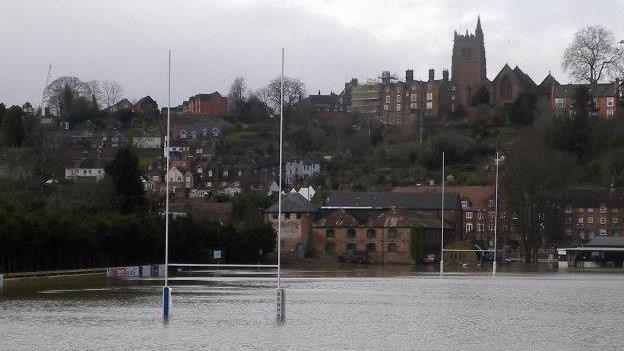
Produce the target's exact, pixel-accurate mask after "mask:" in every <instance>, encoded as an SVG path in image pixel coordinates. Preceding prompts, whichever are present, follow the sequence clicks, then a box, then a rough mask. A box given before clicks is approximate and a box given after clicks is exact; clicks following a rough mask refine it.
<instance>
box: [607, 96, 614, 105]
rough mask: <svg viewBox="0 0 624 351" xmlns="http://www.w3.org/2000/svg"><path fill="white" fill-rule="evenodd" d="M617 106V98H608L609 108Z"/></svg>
mask: <svg viewBox="0 0 624 351" xmlns="http://www.w3.org/2000/svg"><path fill="white" fill-rule="evenodd" d="M614 105H615V98H614V97H608V98H607V107H613V106H614Z"/></svg>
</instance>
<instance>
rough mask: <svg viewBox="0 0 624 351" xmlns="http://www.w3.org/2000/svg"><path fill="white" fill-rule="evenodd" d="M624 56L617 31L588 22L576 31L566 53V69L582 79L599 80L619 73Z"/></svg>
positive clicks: (591, 81) (564, 63)
mask: <svg viewBox="0 0 624 351" xmlns="http://www.w3.org/2000/svg"><path fill="white" fill-rule="evenodd" d="M623 59H624V51H623V50H622V48H620V47H618V43H616V42H615V40H614V39H613V34H612V33H611V32H610V31H609V30H607V29H606V28H604V27H602V26H587V27H585V28H583V29H581V30H579V31H578V32H576V34H575V35H574V40H573V41H572V43H571V44H570V46H568V47H567V48H566V50H565V52H564V54H563V69H564V70H566V71H569V72H570V75H571V76H572V77H573V78H574V79H576V80H578V81H586V82H589V83H591V84H596V83H598V82H600V81H601V80H603V79H605V78H606V77H607V76H612V75H614V74H617V69H618V67H621V65H622V60H623Z"/></svg>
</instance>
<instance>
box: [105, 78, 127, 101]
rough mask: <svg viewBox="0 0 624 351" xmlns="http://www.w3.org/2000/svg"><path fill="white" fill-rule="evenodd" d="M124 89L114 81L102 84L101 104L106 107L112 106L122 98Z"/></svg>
mask: <svg viewBox="0 0 624 351" xmlns="http://www.w3.org/2000/svg"><path fill="white" fill-rule="evenodd" d="M123 93H124V89H123V87H122V86H121V84H119V83H118V82H116V81H113V80H107V81H105V82H102V102H103V103H104V105H106V107H110V106H112V105H114V104H115V103H116V102H117V101H119V100H120V99H121V97H122V96H123Z"/></svg>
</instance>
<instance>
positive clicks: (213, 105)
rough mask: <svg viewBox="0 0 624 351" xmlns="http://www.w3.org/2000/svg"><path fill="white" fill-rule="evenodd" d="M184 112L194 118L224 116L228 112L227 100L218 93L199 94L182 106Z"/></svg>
mask: <svg viewBox="0 0 624 351" xmlns="http://www.w3.org/2000/svg"><path fill="white" fill-rule="evenodd" d="M182 112H183V113H185V114H189V115H194V116H223V115H225V114H227V112H228V106H227V99H226V98H225V97H223V96H221V94H219V92H218V91H215V92H213V93H210V94H197V95H195V96H191V97H190V98H189V99H188V101H185V102H184V103H183V104H182Z"/></svg>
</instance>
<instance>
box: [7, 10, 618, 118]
mask: <svg viewBox="0 0 624 351" xmlns="http://www.w3.org/2000/svg"><path fill="white" fill-rule="evenodd" d="M622 13H624V1H621V0H616V1H613V0H609V1H603V0H592V1H579V0H549V1H543V0H539V1H534V0H523V1H511V0H509V1H504V0H503V1H501V0H482V1H479V0H478V1H475V0H466V1H463V0H446V1H431V0H426V1H420V0H415V1H408V0H394V1H387V0H386V1H383V0H379V1H373V0H342V1H329V0H299V1H297V0H272V1H269V0H226V1H223V0H221V1H211V0H202V1H191V0H186V1H182V0H179V1H173V0H170V1H160V0H151V1H147V0H146V1H142V0H133V1H122V0H107V1H96V0H56V1H50V0H41V1H35V0H2V2H1V4H0V33H2V35H0V47H2V51H1V54H0V102H4V103H5V104H7V105H11V104H20V105H21V104H22V103H24V102H25V101H30V102H31V103H32V104H33V105H34V106H37V105H38V104H39V102H40V100H41V94H42V91H43V88H44V85H45V81H46V76H47V71H48V66H49V65H52V79H54V78H58V77H61V76H75V77H78V78H80V79H81V80H83V81H87V80H115V81H118V82H119V83H121V85H122V86H123V87H124V90H125V95H126V96H127V97H128V98H129V99H130V100H136V99H138V98H141V97H143V96H145V95H150V96H152V97H153V98H154V99H155V100H156V101H157V102H158V103H159V105H160V106H166V104H167V54H168V50H169V49H171V50H172V65H173V68H172V105H177V104H179V103H181V102H182V101H183V100H185V99H187V98H188V97H189V96H192V95H194V94H197V93H210V92H213V91H215V90H216V91H219V92H221V93H222V94H224V95H225V94H227V91H228V90H229V86H230V84H231V82H232V80H234V78H236V77H238V76H242V77H244V78H245V80H246V83H247V85H248V87H249V88H250V89H251V90H256V89H258V88H260V87H262V86H264V85H266V84H267V83H268V81H269V80H270V79H272V78H274V77H276V76H278V75H279V72H280V50H281V47H285V51H286V68H285V69H286V74H287V75H289V76H293V77H297V78H299V79H301V80H302V81H304V82H305V83H306V88H307V91H308V93H311V94H316V93H318V91H319V90H320V91H321V93H323V94H327V93H329V92H331V91H333V92H336V93H339V92H340V91H341V90H342V89H343V87H344V83H345V82H346V81H348V80H350V79H351V78H352V77H356V78H358V79H359V80H360V82H363V81H366V80H367V79H369V78H376V77H378V76H379V75H380V73H381V71H383V70H389V71H391V72H393V73H396V74H397V75H398V76H399V77H401V78H404V74H405V73H404V72H405V70H406V69H413V70H414V76H415V78H417V79H426V77H427V75H428V69H429V68H433V69H435V70H436V77H440V76H441V75H442V73H441V72H442V70H443V69H449V70H450V65H451V50H452V45H453V32H454V31H455V30H457V31H458V32H460V33H465V31H466V30H469V31H470V32H473V31H474V28H475V25H476V21H477V16H479V15H480V16H481V22H482V26H483V31H484V33H485V48H486V56H487V72H488V77H489V78H490V79H493V78H494V77H495V76H496V74H497V73H498V71H499V70H500V69H501V68H502V66H503V65H504V64H505V63H509V65H511V67H512V68H513V67H514V66H516V65H518V66H520V68H521V69H522V70H524V71H525V72H526V73H528V74H529V75H530V76H531V77H532V78H533V80H535V82H536V83H538V84H539V83H540V82H541V81H542V79H543V78H544V77H545V76H546V75H547V74H548V72H552V74H553V75H554V76H555V77H556V78H557V79H558V80H559V81H560V82H562V83H563V82H568V81H569V78H568V77H567V76H566V75H565V72H563V70H562V68H561V56H562V54H563V51H564V49H565V47H566V46H567V45H568V44H569V43H570V42H571V41H572V38H573V36H574V33H575V31H577V30H578V29H580V28H582V27H584V26H586V25H593V24H599V25H602V26H604V27H606V28H608V29H609V30H611V31H612V32H613V33H614V34H615V37H616V39H618V40H621V39H624V26H623V25H621V17H620V16H621V14H622Z"/></svg>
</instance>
